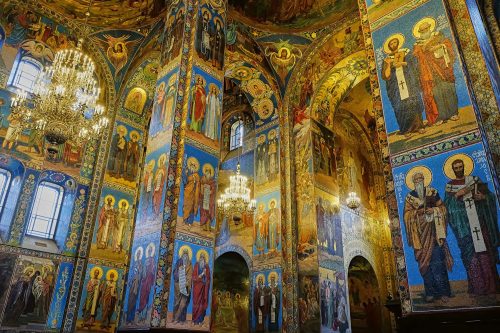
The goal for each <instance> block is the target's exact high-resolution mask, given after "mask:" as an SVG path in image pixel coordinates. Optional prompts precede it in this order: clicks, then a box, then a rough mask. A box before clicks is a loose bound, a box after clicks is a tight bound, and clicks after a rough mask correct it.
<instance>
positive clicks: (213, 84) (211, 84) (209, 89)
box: [208, 83, 219, 94]
mask: <svg viewBox="0 0 500 333" xmlns="http://www.w3.org/2000/svg"><path fill="white" fill-rule="evenodd" d="M212 88H215V90H216V92H217V94H218V93H219V87H217V85H216V84H215V83H210V84H209V85H208V91H209V92H211V91H212Z"/></svg>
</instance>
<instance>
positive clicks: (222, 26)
mask: <svg viewBox="0 0 500 333" xmlns="http://www.w3.org/2000/svg"><path fill="white" fill-rule="evenodd" d="M217 22H219V24H220V27H221V28H222V29H224V24H223V23H222V20H221V18H220V17H218V16H216V17H215V18H214V26H216V25H217Z"/></svg>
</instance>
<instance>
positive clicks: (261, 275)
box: [255, 273, 266, 286]
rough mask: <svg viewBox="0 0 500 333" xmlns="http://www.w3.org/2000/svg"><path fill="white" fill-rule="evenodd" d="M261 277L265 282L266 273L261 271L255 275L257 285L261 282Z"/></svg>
mask: <svg viewBox="0 0 500 333" xmlns="http://www.w3.org/2000/svg"><path fill="white" fill-rule="evenodd" d="M259 278H262V281H263V282H264V284H265V283H266V277H265V275H264V274H262V273H260V274H257V276H256V277H255V285H256V286H257V285H258V284H259Z"/></svg>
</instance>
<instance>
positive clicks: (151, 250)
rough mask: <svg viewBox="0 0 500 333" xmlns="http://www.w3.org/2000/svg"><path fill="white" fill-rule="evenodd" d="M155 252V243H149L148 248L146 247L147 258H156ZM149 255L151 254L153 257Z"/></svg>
mask: <svg viewBox="0 0 500 333" xmlns="http://www.w3.org/2000/svg"><path fill="white" fill-rule="evenodd" d="M155 250H156V246H155V243H153V242H151V243H149V244H148V246H147V247H146V258H150V257H154V255H155ZM149 253H151V255H150V254H149Z"/></svg>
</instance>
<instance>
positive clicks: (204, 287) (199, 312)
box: [193, 253, 210, 325]
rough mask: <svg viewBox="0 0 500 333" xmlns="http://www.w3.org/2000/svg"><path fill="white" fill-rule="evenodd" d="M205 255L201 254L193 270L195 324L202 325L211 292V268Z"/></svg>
mask: <svg viewBox="0 0 500 333" xmlns="http://www.w3.org/2000/svg"><path fill="white" fill-rule="evenodd" d="M207 259H208V258H205V254H204V253H201V254H200V257H199V259H198V262H197V263H196V264H195V265H194V269H193V323H194V324H195V325H202V324H203V321H204V320H205V315H206V312H207V307H208V295H209V292H210V267H208V263H207Z"/></svg>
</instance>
